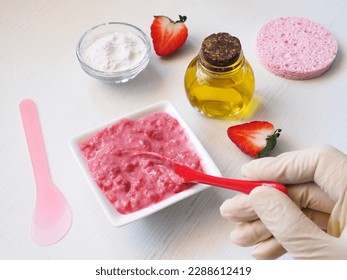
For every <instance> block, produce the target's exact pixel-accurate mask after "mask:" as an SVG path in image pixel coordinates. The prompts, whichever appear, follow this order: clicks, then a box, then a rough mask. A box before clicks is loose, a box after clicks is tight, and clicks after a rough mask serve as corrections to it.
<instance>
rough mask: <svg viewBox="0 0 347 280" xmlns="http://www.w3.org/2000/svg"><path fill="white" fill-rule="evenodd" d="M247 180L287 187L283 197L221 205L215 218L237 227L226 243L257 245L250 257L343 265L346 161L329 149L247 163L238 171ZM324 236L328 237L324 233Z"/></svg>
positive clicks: (243, 198)
mask: <svg viewBox="0 0 347 280" xmlns="http://www.w3.org/2000/svg"><path fill="white" fill-rule="evenodd" d="M242 173H243V175H244V176H245V177H246V178H247V179H251V180H270V181H278V182H281V183H283V184H287V185H288V196H287V195H285V194H283V193H282V192H280V191H277V190H275V189H272V188H271V187H258V188H255V189H254V190H253V191H252V192H251V193H250V194H249V195H244V194H240V195H237V196H235V197H233V198H232V199H229V200H226V201H225V202H224V203H223V205H222V206H221V208H220V211H221V215H222V216H223V217H225V218H227V219H229V220H231V221H233V222H240V223H239V224H238V225H237V226H236V228H235V229H234V230H233V231H232V232H231V235H230V236H231V239H232V241H233V242H234V243H235V244H238V245H240V246H253V245H256V244H259V245H258V246H257V247H256V249H255V251H254V254H253V256H254V257H255V258H258V259H275V258H278V257H280V256H281V255H283V254H284V253H286V252H289V253H290V254H291V255H292V256H293V258H295V259H347V230H346V229H345V228H346V215H347V192H346V190H347V156H346V155H345V154H343V153H341V152H340V151H338V150H337V149H335V148H333V147H331V146H320V147H315V148H310V149H306V150H302V151H295V152H289V153H284V154H282V155H279V156H278V157H272V158H271V157H268V158H262V159H257V160H253V161H251V162H249V163H247V164H245V165H244V166H243V167H242ZM326 232H328V233H326Z"/></svg>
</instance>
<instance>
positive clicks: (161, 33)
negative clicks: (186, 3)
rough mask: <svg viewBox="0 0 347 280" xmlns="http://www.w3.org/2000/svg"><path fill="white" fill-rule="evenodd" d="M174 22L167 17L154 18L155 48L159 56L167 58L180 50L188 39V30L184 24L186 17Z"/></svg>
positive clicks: (152, 33) (152, 26)
mask: <svg viewBox="0 0 347 280" xmlns="http://www.w3.org/2000/svg"><path fill="white" fill-rule="evenodd" d="M179 17H180V19H179V20H177V21H173V20H171V19H170V18H168V17H166V16H154V20H153V23H152V25H151V37H152V40H153V47H154V50H155V52H156V54H157V55H159V56H166V55H169V54H171V53H172V52H174V51H175V50H177V49H178V48H180V47H181V46H182V45H183V44H184V43H185V41H186V40H187V37H188V29H187V27H186V25H185V24H184V22H185V21H186V20H187V17H185V16H179Z"/></svg>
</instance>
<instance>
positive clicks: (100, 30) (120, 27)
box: [76, 22, 151, 83]
mask: <svg viewBox="0 0 347 280" xmlns="http://www.w3.org/2000/svg"><path fill="white" fill-rule="evenodd" d="M116 32H118V33H130V34H132V35H135V36H136V37H135V38H137V39H140V42H142V43H143V44H144V46H145V54H144V56H143V58H142V60H141V61H139V62H138V63H137V64H136V65H131V67H130V68H127V69H124V70H119V71H118V70H115V71H110V70H107V71H104V70H100V69H97V68H96V67H95V66H92V65H91V63H90V62H89V61H88V59H87V58H86V52H85V50H86V48H88V47H90V45H91V44H92V43H93V42H94V41H95V40H96V39H100V38H103V37H105V36H108V35H110V34H115V33H116ZM150 53H151V43H150V40H149V38H148V37H147V36H146V34H145V33H144V32H143V31H142V30H141V29H139V28H138V27H136V26H134V25H131V24H129V23H124V22H106V23H102V24H99V25H97V26H94V27H92V28H91V29H89V30H87V31H86V32H85V33H84V34H83V35H82V37H81V38H80V39H79V41H78V43H77V47H76V55H77V58H78V61H79V62H80V65H81V67H82V69H83V70H84V71H85V72H86V73H87V74H88V75H90V76H92V77H94V78H96V79H99V80H102V81H107V82H114V83H124V82H127V81H129V80H131V79H133V78H135V77H136V76H137V75H138V74H139V73H140V72H141V71H142V70H143V69H145V68H146V66H147V65H148V63H149V58H150Z"/></svg>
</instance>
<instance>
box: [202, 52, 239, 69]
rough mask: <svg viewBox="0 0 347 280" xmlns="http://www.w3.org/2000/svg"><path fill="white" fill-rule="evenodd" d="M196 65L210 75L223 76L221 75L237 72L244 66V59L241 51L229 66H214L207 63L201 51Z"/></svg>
mask: <svg viewBox="0 0 347 280" xmlns="http://www.w3.org/2000/svg"><path fill="white" fill-rule="evenodd" d="M198 63H199V64H200V65H201V66H202V68H203V69H204V70H205V71H207V72H211V73H215V74H223V73H230V72H234V71H237V70H238V69H240V68H241V67H242V66H243V65H244V64H245V57H244V55H243V52H242V50H241V51H240V54H239V56H238V58H237V59H236V60H235V62H233V63H231V64H230V65H226V66H215V65H212V64H211V63H209V62H207V61H206V59H205V58H204V56H203V55H202V53H201V51H200V52H199V54H198Z"/></svg>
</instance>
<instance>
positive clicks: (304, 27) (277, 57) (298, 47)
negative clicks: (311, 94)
mask: <svg viewBox="0 0 347 280" xmlns="http://www.w3.org/2000/svg"><path fill="white" fill-rule="evenodd" d="M256 49H257V56H258V58H259V61H260V63H261V64H262V65H263V66H264V67H265V68H266V69H267V70H269V71H270V72H272V73H273V74H275V75H278V76H281V77H284V78H287V79H295V80H304V79H311V78H314V77H318V76H320V75H322V74H323V73H324V72H326V71H327V70H329V68H330V67H331V65H332V63H333V61H334V59H335V57H336V54H337V42H336V39H335V38H334V37H333V35H332V34H331V33H330V32H329V31H328V30H327V29H326V28H324V27H323V26H322V25H320V24H318V23H316V22H314V21H312V20H309V19H306V18H299V17H281V18H277V19H274V20H271V21H270V22H268V23H267V24H265V25H264V26H263V27H262V28H261V29H260V30H259V32H258V35H257V40H256Z"/></svg>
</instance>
